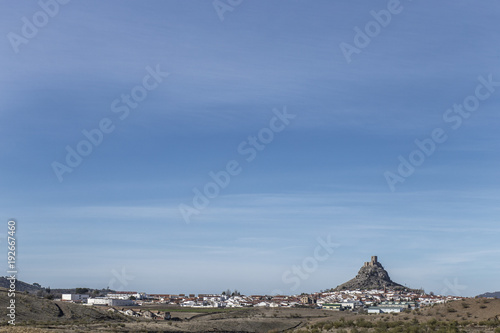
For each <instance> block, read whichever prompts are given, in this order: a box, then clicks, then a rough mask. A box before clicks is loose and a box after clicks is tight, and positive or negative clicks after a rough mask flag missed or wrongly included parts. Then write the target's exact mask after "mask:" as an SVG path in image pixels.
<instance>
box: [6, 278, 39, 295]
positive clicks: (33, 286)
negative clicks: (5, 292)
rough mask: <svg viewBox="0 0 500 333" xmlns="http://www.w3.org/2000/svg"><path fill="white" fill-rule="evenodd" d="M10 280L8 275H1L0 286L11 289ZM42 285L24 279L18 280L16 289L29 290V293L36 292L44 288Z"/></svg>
mask: <svg viewBox="0 0 500 333" xmlns="http://www.w3.org/2000/svg"><path fill="white" fill-rule="evenodd" d="M9 286H10V281H9V280H7V277H4V276H0V288H6V289H9ZM42 289H43V288H42V286H40V285H39V284H29V283H26V282H23V281H19V280H17V281H16V291H22V292H24V291H27V292H28V293H35V292H37V291H39V290H42Z"/></svg>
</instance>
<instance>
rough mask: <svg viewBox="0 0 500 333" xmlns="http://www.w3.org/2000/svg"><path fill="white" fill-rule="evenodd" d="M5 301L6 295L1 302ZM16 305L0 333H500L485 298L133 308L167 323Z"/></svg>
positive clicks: (22, 299)
mask: <svg viewBox="0 0 500 333" xmlns="http://www.w3.org/2000/svg"><path fill="white" fill-rule="evenodd" d="M5 301H6V293H5V291H3V290H2V291H1V292H0V302H1V303H2V304H6V303H5ZM16 301H17V302H18V303H17V306H18V307H17V308H16V315H17V317H16V323H17V324H16V326H15V327H12V326H11V325H9V326H7V323H6V320H5V319H3V320H2V326H0V332H14V333H17V332H19V333H20V332H343V333H347V332H478V333H479V332H485V333H486V332H500V299H485V298H477V299H466V300H463V301H454V302H449V303H447V304H439V305H435V306H432V307H427V308H422V309H419V310H415V311H410V312H406V313H399V314H383V315H367V314H357V313H353V312H347V311H345V312H344V311H342V312H335V311H328V310H318V309H311V308H233V309H223V310H221V309H195V308H179V307H176V308H174V307H167V306H151V307H148V306H144V307H134V308H133V309H134V310H141V311H151V312H155V313H157V312H158V311H160V312H163V311H168V312H170V313H171V316H172V318H171V320H162V321H153V320H150V319H144V318H140V319H139V318H134V317H128V316H125V315H122V314H119V313H116V312H113V311H110V310H109V309H110V308H109V307H88V306H84V305H77V304H71V303H64V302H55V301H50V300H46V299H39V298H36V297H34V296H31V295H25V294H19V295H18V297H17V299H16Z"/></svg>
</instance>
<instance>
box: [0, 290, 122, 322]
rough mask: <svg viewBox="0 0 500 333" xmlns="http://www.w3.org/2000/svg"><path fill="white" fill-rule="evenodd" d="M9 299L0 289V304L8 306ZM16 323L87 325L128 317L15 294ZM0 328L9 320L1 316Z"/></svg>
mask: <svg viewBox="0 0 500 333" xmlns="http://www.w3.org/2000/svg"><path fill="white" fill-rule="evenodd" d="M9 300H10V298H9V297H8V292H7V290H5V289H0V304H9ZM15 300H16V322H17V323H22V322H27V321H30V322H40V321H41V322H74V321H75V320H80V321H84V322H88V323H93V322H95V321H112V320H117V319H118V320H121V321H123V320H129V318H128V317H124V316H122V315H118V314H113V313H110V312H109V311H106V308H104V307H103V308H99V307H88V306H84V305H78V304H72V303H67V302H54V301H51V300H48V299H43V298H39V297H36V296H33V295H29V294H24V293H16V298H15ZM3 317H5V318H2V319H1V320H0V326H2V325H5V323H6V322H7V320H8V319H9V318H8V317H7V316H3Z"/></svg>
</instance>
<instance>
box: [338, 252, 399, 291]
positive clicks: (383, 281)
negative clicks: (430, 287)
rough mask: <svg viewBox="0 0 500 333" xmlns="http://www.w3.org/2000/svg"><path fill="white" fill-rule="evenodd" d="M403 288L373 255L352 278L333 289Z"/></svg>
mask: <svg viewBox="0 0 500 333" xmlns="http://www.w3.org/2000/svg"><path fill="white" fill-rule="evenodd" d="M384 288H387V289H396V290H397V289H404V288H405V287H404V286H402V285H400V284H399V283H396V282H393V281H392V280H391V278H390V277H389V273H387V271H386V270H385V269H384V267H383V266H382V264H381V263H379V262H378V261H377V257H376V256H373V257H372V259H371V261H370V262H365V263H364V265H363V267H361V269H360V270H359V272H358V275H356V277H355V278H354V279H351V280H349V281H347V282H346V283H343V284H341V285H340V286H338V287H337V288H335V290H337V291H338V290H355V289H384Z"/></svg>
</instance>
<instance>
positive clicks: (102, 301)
mask: <svg viewBox="0 0 500 333" xmlns="http://www.w3.org/2000/svg"><path fill="white" fill-rule="evenodd" d="M87 304H89V305H107V306H127V305H135V302H134V301H132V300H128V299H117V298H108V297H96V298H89V299H87Z"/></svg>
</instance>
